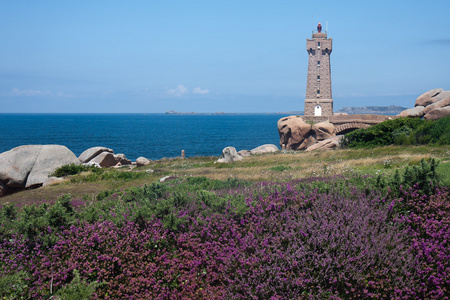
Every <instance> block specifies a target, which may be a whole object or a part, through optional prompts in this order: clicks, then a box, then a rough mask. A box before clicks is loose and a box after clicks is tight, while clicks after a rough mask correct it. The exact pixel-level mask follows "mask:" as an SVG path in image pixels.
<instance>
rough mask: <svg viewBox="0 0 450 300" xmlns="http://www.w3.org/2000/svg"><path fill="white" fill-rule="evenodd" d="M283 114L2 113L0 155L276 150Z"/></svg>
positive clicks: (200, 153)
mask: <svg viewBox="0 0 450 300" xmlns="http://www.w3.org/2000/svg"><path fill="white" fill-rule="evenodd" d="M283 116H284V115H279V114H267V115H263V114H261V115H165V114H0V153H1V152H4V151H8V150H10V149H12V148H14V147H18V146H21V145H30V144H58V145H64V146H66V147H67V148H69V149H70V150H72V151H73V152H74V153H75V155H77V156H79V155H80V154H81V153H82V152H83V151H84V150H86V149H88V148H90V147H95V146H104V147H108V148H111V149H113V150H114V152H115V153H123V154H125V156H126V157H127V158H128V159H131V160H135V159H136V158H138V157H139V156H144V157H147V158H149V159H152V160H155V159H160V158H163V157H176V156H180V153H181V150H182V149H184V150H185V151H186V156H187V157H192V156H220V155H221V153H222V149H223V148H225V147H227V146H233V147H235V148H236V149H237V150H238V151H239V150H243V149H247V150H251V149H253V148H255V147H257V146H260V145H263V144H275V145H277V146H278V143H279V136H278V131H277V121H278V120H279V119H280V118H282V117H283Z"/></svg>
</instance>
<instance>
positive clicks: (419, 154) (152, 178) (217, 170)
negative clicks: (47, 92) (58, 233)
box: [0, 146, 450, 206]
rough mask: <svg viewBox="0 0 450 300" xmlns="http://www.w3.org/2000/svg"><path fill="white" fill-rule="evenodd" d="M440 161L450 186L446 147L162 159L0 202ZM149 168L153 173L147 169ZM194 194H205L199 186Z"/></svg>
mask: <svg viewBox="0 0 450 300" xmlns="http://www.w3.org/2000/svg"><path fill="white" fill-rule="evenodd" d="M429 158H435V159H437V160H439V161H441V164H440V165H439V166H438V169H437V172H438V174H439V175H440V176H441V178H442V181H443V182H444V183H445V184H446V185H447V186H450V163H449V161H450V149H449V147H448V146H386V147H379V148H372V149H341V150H334V151H316V152H304V151H289V152H277V153H273V154H267V155H257V156H250V157H246V158H245V159H244V160H242V161H239V162H235V163H230V164H225V163H214V162H215V161H216V160H217V159H218V157H193V158H186V159H181V158H176V159H162V160H159V161H153V162H151V163H150V164H149V165H148V166H144V167H139V168H135V169H134V170H132V171H130V170H127V169H113V168H111V169H100V170H101V171H97V170H90V171H87V172H82V173H79V174H76V175H70V176H68V177H67V180H66V181H65V182H63V183H60V184H57V185H51V186H47V187H43V188H39V189H32V190H25V191H22V192H19V193H15V194H12V195H8V196H6V197H2V198H0V204H4V203H6V202H9V203H15V204H18V205H20V206H22V205H25V204H26V205H29V204H32V203H44V202H45V203H54V202H55V201H56V199H57V198H58V197H60V196H61V195H64V194H71V195H72V197H73V198H83V197H89V198H91V199H95V196H96V195H97V194H99V193H100V192H101V191H108V190H112V189H117V190H124V189H127V188H132V187H139V186H144V185H149V184H153V183H155V182H157V181H158V180H159V179H160V178H162V177H164V176H167V175H174V176H177V177H178V178H179V179H180V180H183V179H184V178H190V177H207V178H209V179H212V180H215V179H217V180H227V179H228V178H233V179H239V180H244V181H250V182H259V181H278V182H280V181H289V180H295V179H300V178H305V177H310V176H332V175H337V174H351V173H354V172H357V173H359V174H362V175H365V174H368V175H374V176H375V175H378V174H386V175H388V174H392V173H394V172H395V170H397V169H401V168H404V167H406V166H417V165H418V164H419V163H420V161H421V159H429ZM148 169H152V170H153V172H152V173H148V172H146V170H148ZM198 188H199V189H204V188H202V187H198Z"/></svg>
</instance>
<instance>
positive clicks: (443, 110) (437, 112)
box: [423, 106, 450, 120]
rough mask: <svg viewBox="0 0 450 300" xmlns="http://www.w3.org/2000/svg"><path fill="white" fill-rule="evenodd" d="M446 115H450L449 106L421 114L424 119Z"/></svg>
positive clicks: (436, 118)
mask: <svg viewBox="0 0 450 300" xmlns="http://www.w3.org/2000/svg"><path fill="white" fill-rule="evenodd" d="M447 116H450V106H446V107H441V108H436V109H433V110H432V111H430V112H429V113H427V114H426V115H425V116H423V118H424V119H426V120H438V119H440V118H444V117H447Z"/></svg>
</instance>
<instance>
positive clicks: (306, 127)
mask: <svg viewBox="0 0 450 300" xmlns="http://www.w3.org/2000/svg"><path fill="white" fill-rule="evenodd" d="M277 127H278V134H279V136H280V146H282V145H283V144H284V145H285V146H286V150H301V149H305V148H306V147H307V146H308V144H309V143H308V138H309V136H311V133H312V132H311V125H310V124H308V123H306V122H305V121H303V119H302V118H301V117H299V116H289V117H284V118H281V119H280V120H278V123H277Z"/></svg>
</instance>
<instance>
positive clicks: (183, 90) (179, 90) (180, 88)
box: [167, 84, 189, 97]
mask: <svg viewBox="0 0 450 300" xmlns="http://www.w3.org/2000/svg"><path fill="white" fill-rule="evenodd" d="M186 93H189V91H188V89H187V87H185V86H184V85H182V84H180V85H178V86H177V87H176V88H174V89H169V90H167V94H169V95H174V96H177V97H179V96H181V95H183V94H186Z"/></svg>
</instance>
